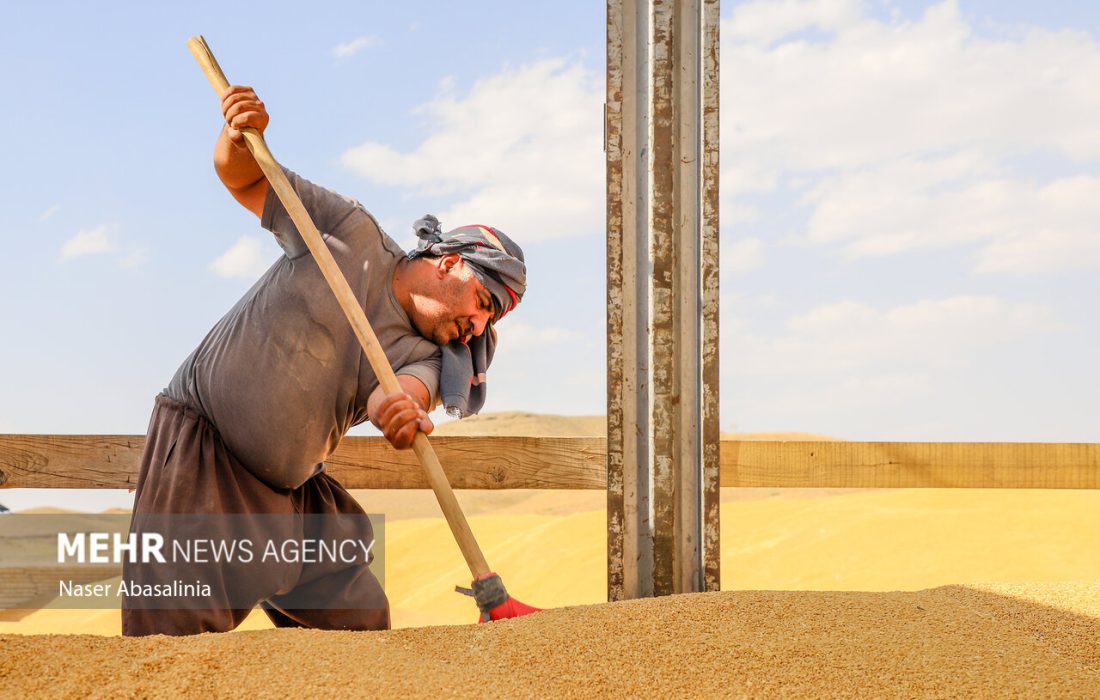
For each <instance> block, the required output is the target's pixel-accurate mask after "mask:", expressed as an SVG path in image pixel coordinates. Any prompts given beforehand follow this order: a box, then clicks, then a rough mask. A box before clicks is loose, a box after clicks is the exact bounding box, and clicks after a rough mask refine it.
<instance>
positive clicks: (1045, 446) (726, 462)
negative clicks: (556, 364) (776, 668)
mask: <svg viewBox="0 0 1100 700" xmlns="http://www.w3.org/2000/svg"><path fill="white" fill-rule="evenodd" d="M144 442H145V438H144V437H143V436H140V435H0V485H2V486H3V487H6V488H133V487H134V486H135V485H136V480H137V470H138V465H139V463H140V460H141V449H142V447H143V445H144ZM432 442H433V444H434V445H435V446H436V449H437V450H438V451H439V455H440V459H441V460H442V461H443V467H444V469H445V470H446V472H447V474H448V477H449V478H450V480H451V483H452V484H454V486H455V488H466V489H469V488H483V489H498V488H504V489H509V488H536V489H542V488H550V489H554V488H558V489H567V488H568V489H602V488H605V484H606V464H605V458H606V441H605V440H604V439H603V438H582V437H555V438H531V437H468V436H462V437H458V436H455V437H439V438H434V439H433V440H432ZM721 457H722V467H721V472H722V476H721V478H722V486H741V487H764V488H784V487H792V488H1048V489H1049V488H1056V489H1095V488H1100V444H1096V443H1013V442H1009V443H1006V442H1001V443H967V442H956V443H936V442H770V441H769V442H764V441H760V442H755V441H754V442H740V441H735V440H723V441H722V454H721ZM328 464H329V471H330V473H331V474H333V476H335V477H336V478H337V479H339V480H340V481H341V483H343V484H344V485H345V486H347V487H348V488H379V489H381V488H427V484H426V483H425V481H424V479H423V477H422V470H421V469H419V467H418V465H417V463H416V457H415V455H413V453H412V452H397V451H396V450H394V449H392V448H391V447H390V446H389V445H388V444H387V443H386V442H385V440H383V439H382V438H365V437H349V438H346V439H345V440H344V442H343V443H341V445H340V448H339V449H338V450H337V451H336V453H335V454H334V455H333V456H332V458H331V459H330V460H329V462H328Z"/></svg>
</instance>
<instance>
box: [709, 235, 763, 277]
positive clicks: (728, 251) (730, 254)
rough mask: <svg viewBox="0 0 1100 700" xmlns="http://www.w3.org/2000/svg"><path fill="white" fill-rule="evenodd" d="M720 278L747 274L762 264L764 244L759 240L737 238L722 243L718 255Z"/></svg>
mask: <svg viewBox="0 0 1100 700" xmlns="http://www.w3.org/2000/svg"><path fill="white" fill-rule="evenodd" d="M718 256H719V263H718V264H719V272H720V273H721V274H722V276H726V275H727V274H729V275H735V274H738V273H741V272H748V271H749V270H754V269H756V268H758V267H760V266H761V265H762V264H763V262H764V244H763V242H762V241H761V240H760V239H759V238H739V239H737V240H734V241H731V242H729V243H723V244H722V247H721V249H720V251H719V253H718Z"/></svg>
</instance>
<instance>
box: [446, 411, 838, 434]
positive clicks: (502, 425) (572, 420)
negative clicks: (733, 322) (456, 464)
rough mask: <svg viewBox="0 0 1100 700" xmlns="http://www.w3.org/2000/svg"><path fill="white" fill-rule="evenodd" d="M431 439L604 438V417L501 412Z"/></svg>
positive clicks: (456, 423) (453, 424)
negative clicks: (469, 436)
mask: <svg viewBox="0 0 1100 700" xmlns="http://www.w3.org/2000/svg"><path fill="white" fill-rule="evenodd" d="M433 435H524V436H528V437H565V436H580V437H602V436H604V435H607V416H558V415H551V414H547V413H526V412H524V411H501V412H499V413H482V414H480V415H477V416H470V417H469V418H463V419H462V420H452V421H450V422H447V423H440V424H439V425H437V426H435V432H434V433H433ZM722 437H723V438H727V439H732V440H828V441H834V440H838V439H839V438H832V437H825V436H823V435H815V434H813V433H790V432H788V433H782V432H776V433H722Z"/></svg>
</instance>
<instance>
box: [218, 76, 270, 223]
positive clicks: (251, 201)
mask: <svg viewBox="0 0 1100 700" xmlns="http://www.w3.org/2000/svg"><path fill="white" fill-rule="evenodd" d="M222 114H223V115H225V127H223V128H222V131H221V133H220V134H219V135H218V142H217V144H215V146H214V170H216V171H217V173H218V177H219V178H221V181H222V184H223V185H225V188H226V189H227V190H229V193H230V194H232V195H233V197H234V199H236V200H237V201H238V202H240V203H241V205H242V206H243V207H244V208H245V209H248V210H249V211H250V212H252V213H253V214H255V215H256V216H257V217H262V216H263V211H264V200H265V199H266V198H267V188H268V184H267V178H266V177H264V173H263V171H262V170H260V166H259V165H258V164H257V163H256V159H255V158H253V157H252V153H251V152H250V151H249V150H248V146H246V145H245V142H244V134H242V133H241V132H240V128H242V127H252V128H253V129H255V130H256V131H258V132H260V134H263V132H264V129H266V128H267V124H268V122H269V121H270V117H268V114H267V110H266V109H264V103H263V102H261V101H260V98H259V97H257V96H256V93H255V91H253V89H252V88H250V87H244V86H242V85H230V86H229V87H228V88H226V91H225V92H224V93H222Z"/></svg>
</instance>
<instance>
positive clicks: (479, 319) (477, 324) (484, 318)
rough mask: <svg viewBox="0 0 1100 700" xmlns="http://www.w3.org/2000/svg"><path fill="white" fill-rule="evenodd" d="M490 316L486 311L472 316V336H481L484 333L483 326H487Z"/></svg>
mask: <svg viewBox="0 0 1100 700" xmlns="http://www.w3.org/2000/svg"><path fill="white" fill-rule="evenodd" d="M490 316H491V314H490V313H489V312H488V311H483V312H481V313H479V314H478V315H477V316H474V335H481V334H482V333H483V332H484V331H485V326H487V325H489V318H490Z"/></svg>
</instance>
